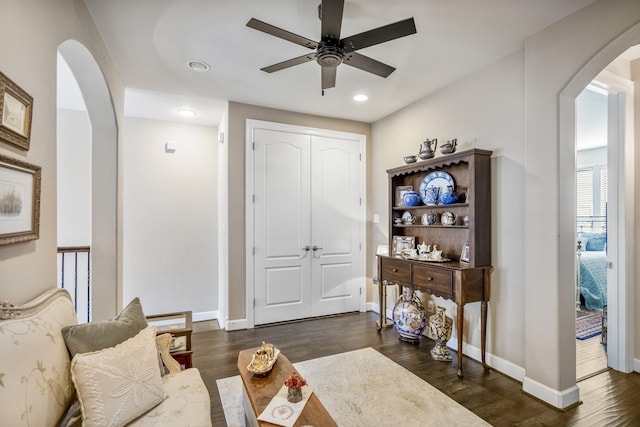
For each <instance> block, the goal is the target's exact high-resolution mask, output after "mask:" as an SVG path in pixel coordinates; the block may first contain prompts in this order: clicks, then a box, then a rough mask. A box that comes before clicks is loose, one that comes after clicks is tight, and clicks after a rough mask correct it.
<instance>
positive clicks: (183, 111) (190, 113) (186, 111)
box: [178, 108, 196, 117]
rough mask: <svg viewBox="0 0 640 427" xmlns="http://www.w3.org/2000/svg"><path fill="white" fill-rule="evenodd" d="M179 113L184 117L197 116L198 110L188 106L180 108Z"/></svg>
mask: <svg viewBox="0 0 640 427" xmlns="http://www.w3.org/2000/svg"><path fill="white" fill-rule="evenodd" d="M178 114H180V115H181V116H182V117H195V116H196V112H195V111H193V110H189V109H187V108H181V109H179V110H178Z"/></svg>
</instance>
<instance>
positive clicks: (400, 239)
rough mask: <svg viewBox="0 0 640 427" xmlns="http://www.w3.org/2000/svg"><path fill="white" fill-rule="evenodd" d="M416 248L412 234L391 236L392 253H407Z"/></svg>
mask: <svg viewBox="0 0 640 427" xmlns="http://www.w3.org/2000/svg"><path fill="white" fill-rule="evenodd" d="M415 248H416V238H415V237H414V236H393V255H409V253H410V252H411V249H415Z"/></svg>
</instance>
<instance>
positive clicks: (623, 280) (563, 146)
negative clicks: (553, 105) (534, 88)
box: [558, 24, 640, 372]
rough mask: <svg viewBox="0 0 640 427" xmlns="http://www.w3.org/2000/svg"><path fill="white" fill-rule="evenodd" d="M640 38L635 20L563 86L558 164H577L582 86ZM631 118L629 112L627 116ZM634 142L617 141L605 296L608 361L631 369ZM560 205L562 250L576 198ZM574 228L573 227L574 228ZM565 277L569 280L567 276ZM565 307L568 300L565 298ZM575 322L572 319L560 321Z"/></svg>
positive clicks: (570, 243)
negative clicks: (614, 261) (610, 278)
mask: <svg viewBox="0 0 640 427" xmlns="http://www.w3.org/2000/svg"><path fill="white" fill-rule="evenodd" d="M638 43H640V24H636V25H635V26H633V27H632V28H630V29H629V30H627V31H626V32H624V33H623V34H622V35H620V36H619V37H618V38H616V39H615V40H613V41H612V42H611V43H609V44H608V45H607V46H605V47H604V48H603V49H602V50H601V51H599V52H598V53H597V54H596V55H594V56H593V58H591V60H589V61H588V62H587V63H586V64H585V65H584V66H583V67H582V68H581V69H580V70H578V72H577V73H576V74H575V75H574V77H573V78H572V79H571V80H570V81H569V83H568V84H567V85H566V86H565V88H564V89H563V90H562V92H561V93H560V96H559V123H560V132H559V142H560V143H559V160H560V165H565V166H567V167H571V168H572V169H573V170H575V162H576V153H575V123H576V117H575V100H576V98H577V96H578V95H579V94H580V92H581V91H582V90H583V89H584V88H585V87H586V86H587V85H588V84H589V83H590V82H591V81H592V80H593V79H594V78H595V77H596V76H597V75H598V74H599V73H600V72H601V71H602V70H604V68H605V67H607V66H608V65H609V64H610V63H611V62H613V60H614V59H616V58H617V57H618V56H619V55H620V54H622V53H623V52H624V51H626V50H627V49H628V48H630V47H631V46H634V45H636V44H638ZM631 120H632V118H631ZM634 157H635V156H634V144H633V135H631V136H630V137H627V138H625V142H624V144H623V145H622V146H621V147H620V150H619V156H618V159H617V160H616V161H617V162H618V169H619V175H618V182H619V185H618V194H619V195H618V200H619V204H618V209H619V212H620V213H619V216H618V217H619V218H620V220H619V221H620V222H619V229H618V233H617V235H616V236H614V237H615V241H617V245H616V248H615V250H616V251H617V254H618V270H619V274H618V280H619V282H618V287H617V295H616V296H615V298H612V299H611V300H610V301H609V311H610V313H613V314H614V315H613V316H611V315H610V316H609V319H608V323H609V334H608V349H609V354H610V357H609V365H610V366H611V367H612V368H614V369H616V370H619V371H622V372H630V371H632V370H633V355H634V348H635V328H634V322H633V319H634V306H635V303H634V301H635V299H634V286H635V284H634V283H635V280H634V270H633V268H632V267H631V266H632V265H633V263H634V259H635V256H634V253H635V249H634V247H635V245H634V240H633V237H632V233H629V232H626V230H633V229H634V224H633V223H634V210H633V203H634V202H633V201H634V199H635V196H634V182H635V171H634V169H635V164H634ZM575 185H576V183H575V177H574V179H573V180H565V181H562V180H561V181H560V182H559V189H558V190H559V194H573V193H574V192H575ZM559 208H560V221H561V227H560V230H562V231H561V233H560V250H561V251H568V250H573V249H571V248H574V246H575V225H573V226H570V224H569V221H575V209H576V208H575V199H574V198H573V197H567V198H561V199H560V203H559ZM572 231H573V232H572ZM575 268H576V266H575V265H561V267H560V278H561V283H571V280H575V279H572V278H573V277H575ZM567 280H568V281H567ZM563 307H567V304H563ZM563 327H567V328H569V327H573V325H563Z"/></svg>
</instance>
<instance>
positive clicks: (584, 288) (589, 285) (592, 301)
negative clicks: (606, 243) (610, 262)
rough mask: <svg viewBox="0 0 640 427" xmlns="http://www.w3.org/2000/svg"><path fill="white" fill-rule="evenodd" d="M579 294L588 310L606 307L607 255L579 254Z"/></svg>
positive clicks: (597, 253) (588, 252) (597, 252)
mask: <svg viewBox="0 0 640 427" xmlns="http://www.w3.org/2000/svg"><path fill="white" fill-rule="evenodd" d="M580 294H581V295H582V296H583V298H584V305H585V307H586V308H587V309H588V310H602V308H603V307H604V306H605V305H607V254H606V252H605V251H585V252H582V253H581V254H580Z"/></svg>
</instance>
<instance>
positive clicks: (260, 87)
mask: <svg viewBox="0 0 640 427" xmlns="http://www.w3.org/2000/svg"><path fill="white" fill-rule="evenodd" d="M84 1H85V3H86V4H87V6H88V8H89V11H90V13H91V15H92V17H93V19H94V20H95V22H96V25H97V26H98V29H99V31H100V33H101V34H102V37H103V38H104V40H105V43H106V45H107V48H108V49H109V51H110V53H111V55H112V56H113V59H114V61H115V63H116V64H117V67H118V69H119V71H120V73H121V76H122V78H123V80H124V83H125V86H126V87H127V92H126V97H125V103H126V112H125V114H127V115H132V116H142V117H147V118H156V119H162V120H171V119H170V118H169V117H174V116H173V113H174V112H175V110H176V109H177V108H180V107H182V106H186V105H188V104H190V105H192V106H193V108H195V109H197V110H198V117H197V119H198V121H199V122H200V123H204V124H209V125H213V126H216V125H217V124H218V122H219V120H220V117H221V114H222V111H223V109H224V106H225V102H226V101H227V100H230V101H235V102H242V103H248V104H254V105H260V106H265V107H272V108H279V109H284V110H291V111H298V112H303V113H309V114H315V115H321V116H329V117H339V118H344V119H352V120H358V121H364V122H373V121H376V120H378V119H380V118H382V117H384V116H386V115H388V114H390V113H392V112H394V111H397V110H399V109H401V108H402V107H404V106H406V105H409V104H411V103H412V102H414V101H416V100H418V99H420V98H422V97H424V96H426V95H427V94H429V93H432V92H434V91H436V90H438V89H439V88H442V87H443V86H445V85H447V84H449V83H451V82H453V81H455V80H457V79H459V78H461V77H463V76H464V75H466V74H468V73H472V72H474V71H475V70H478V69H480V68H482V67H484V66H486V65H488V64H490V63H492V62H494V61H496V60H498V59H500V58H502V57H505V56H507V55H509V54H511V53H514V52H516V51H518V50H519V49H521V48H522V46H523V43H524V39H525V38H526V37H527V36H529V35H532V34H534V33H536V32H538V31H540V30H541V29H543V28H545V27H547V26H548V25H550V24H552V23H553V22H556V21H558V20H559V19H561V18H563V17H565V16H567V15H569V14H571V13H573V12H575V11H576V10H578V9H580V8H582V7H584V6H586V5H588V4H590V3H592V2H593V1H594V0H447V1H443V0H346V1H345V7H344V16H343V25H342V34H341V36H342V37H347V36H350V35H354V34H358V33H360V32H363V31H366V30H370V29H373V28H377V27H379V26H383V25H386V24H390V23H393V22H396V21H399V20H402V19H406V18H409V17H413V18H414V19H415V23H416V28H417V34H414V35H411V36H407V37H404V38H401V39H397V40H393V41H390V42H387V43H384V44H381V45H377V46H372V47H369V48H365V49H363V50H360V51H359V53H362V54H364V55H367V56H369V57H372V58H374V59H376V60H378V61H381V62H384V63H386V64H389V65H391V66H393V67H396V68H397V69H396V71H395V72H393V73H392V74H391V75H390V76H389V77H388V78H386V79H384V78H381V77H378V76H375V75H373V74H370V73H367V72H365V71H362V70H359V69H356V68H353V67H350V66H347V65H344V64H343V65H340V66H339V67H338V72H337V79H336V87H335V88H333V89H328V90H327V91H325V96H322V94H321V89H320V66H319V65H318V64H316V63H315V62H308V63H306V64H302V65H298V66H295V67H292V68H289V69H286V70H282V71H279V72H276V73H273V74H268V73H265V72H263V71H260V68H262V67H265V66H268V65H272V64H274V63H277V62H281V61H285V60H287V59H291V58H294V57H298V56H301V55H303V54H305V53H308V52H309V51H308V50H307V49H305V48H303V47H301V46H298V45H296V44H293V43H290V42H287V41H285V40H282V39H279V38H276V37H273V36H270V35H268V34H265V33H262V32H259V31H256V30H254V29H251V28H248V27H246V23H247V21H249V19H250V18H252V17H254V18H257V19H260V20H262V21H265V22H268V23H270V24H272V25H275V26H278V27H281V28H283V29H286V30H288V31H291V32H293V33H296V34H298V35H301V36H304V37H307V38H309V39H312V40H319V38H320V21H319V19H318V16H317V7H318V4H319V3H320V0H269V1H264V0H235V1H231V0H107V1H105V0H84ZM193 59H196V60H201V61H205V62H207V63H208V64H210V65H211V69H210V70H209V71H208V72H205V73H200V72H194V71H192V70H189V69H188V68H187V66H186V64H187V62H188V61H189V60H193ZM357 93H364V94H367V95H368V96H369V100H368V101H367V102H365V103H356V102H354V101H353V100H352V97H353V95H355V94H357Z"/></svg>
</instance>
